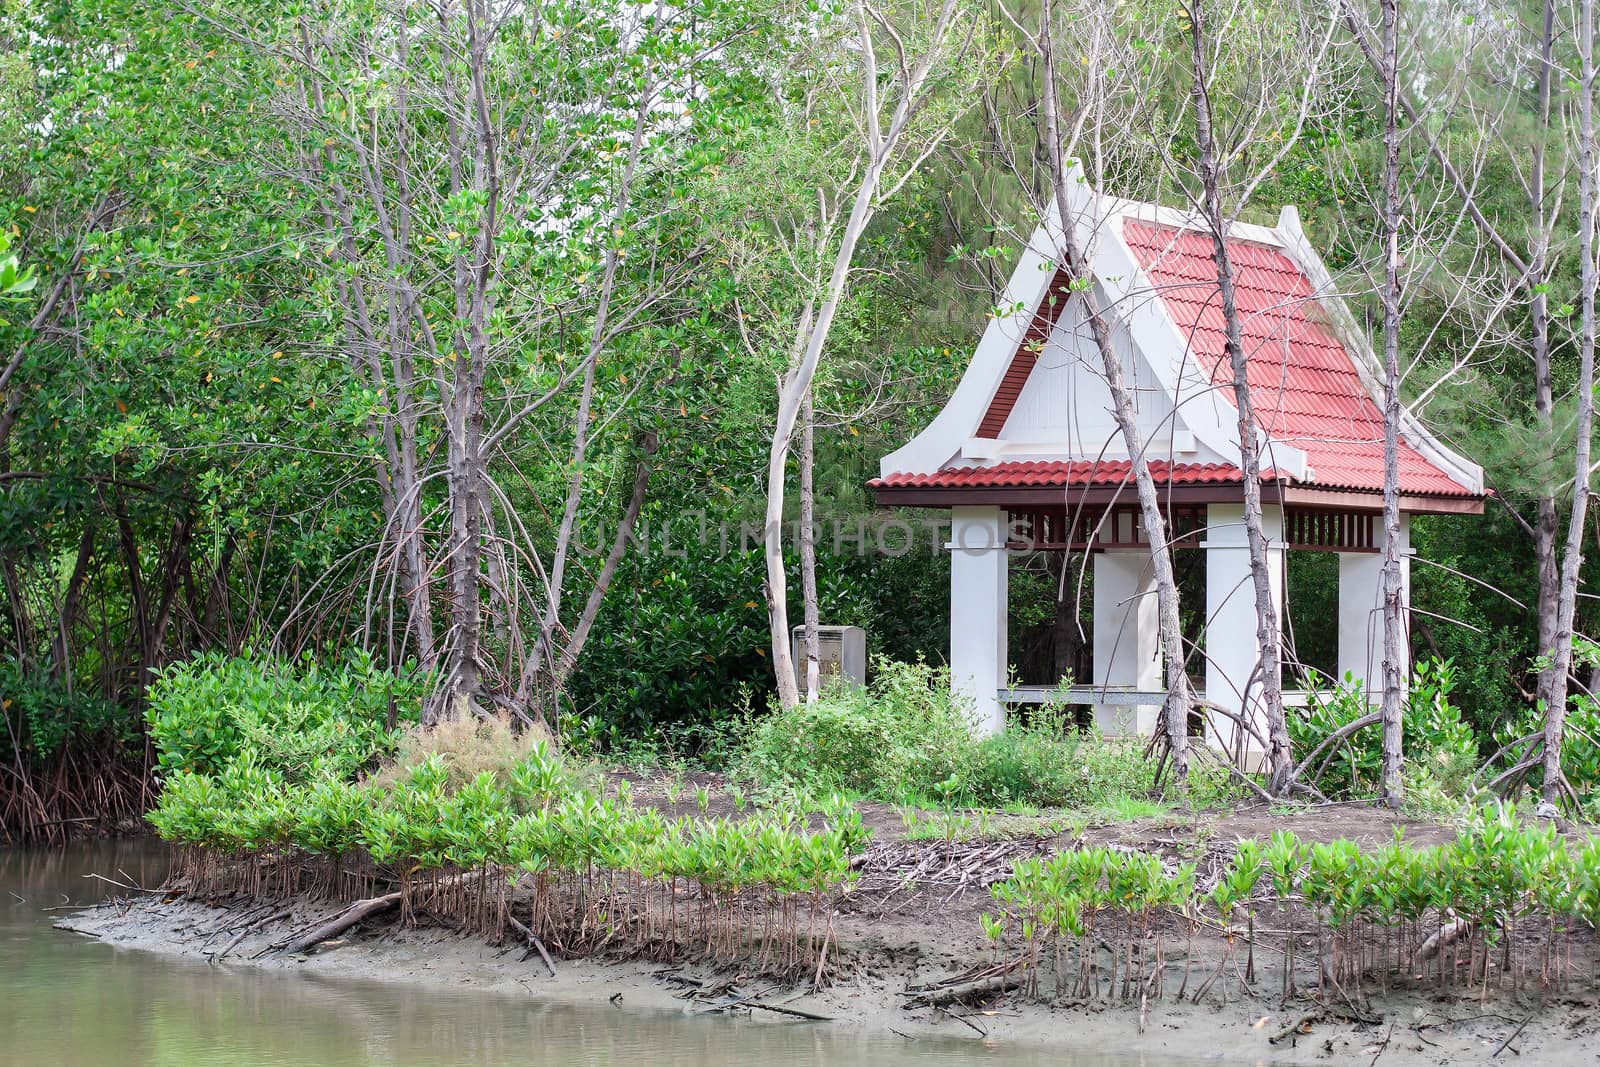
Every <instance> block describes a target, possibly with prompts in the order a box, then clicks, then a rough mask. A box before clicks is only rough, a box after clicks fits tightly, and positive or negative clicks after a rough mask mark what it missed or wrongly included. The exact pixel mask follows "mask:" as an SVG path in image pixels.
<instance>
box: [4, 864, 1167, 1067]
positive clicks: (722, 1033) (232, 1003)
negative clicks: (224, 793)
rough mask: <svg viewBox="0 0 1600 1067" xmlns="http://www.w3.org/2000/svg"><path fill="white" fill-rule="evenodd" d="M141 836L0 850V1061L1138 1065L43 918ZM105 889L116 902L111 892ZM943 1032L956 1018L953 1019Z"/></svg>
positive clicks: (68, 1065)
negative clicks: (199, 949)
mask: <svg viewBox="0 0 1600 1067" xmlns="http://www.w3.org/2000/svg"><path fill="white" fill-rule="evenodd" d="M163 866H164V859H163V856H162V853H161V851H160V849H159V848H158V847H157V846H156V845H155V844H154V843H152V842H144V841H134V842H97V843H88V844H82V845H76V846H73V847H71V848H68V849H67V850H65V851H52V852H21V851H11V852H7V851H3V850H0V975H4V976H5V979H6V985H5V990H4V992H3V993H0V1065H6V1067H9V1065H12V1064H15V1065H18V1067H22V1065H27V1067H48V1065H54V1064H60V1065H63V1067H97V1065H102V1064H104V1065H116V1067H196V1065H204V1067H290V1065H293V1067H367V1065H373V1067H377V1065H382V1067H446V1065H452V1067H453V1065H457V1064H460V1065H466V1064H472V1065H480V1067H510V1065H513V1064H517V1065H523V1064H526V1065H538V1067H569V1065H585V1067H589V1065H593V1067H611V1065H613V1064H619V1065H620V1064H628V1065H641V1067H645V1065H648V1067H735V1065H744V1064H753V1065H755V1064H759V1065H761V1067H767V1065H775V1067H776V1065H789V1064H796V1065H798V1064H806V1065H819V1067H820V1065H824V1064H825V1065H827V1067H869V1065H870V1067H899V1065H908V1067H909V1065H910V1064H918V1065H935V1067H937V1065H947V1064H948V1065H954V1064H976V1063H984V1064H993V1065H996V1067H1044V1065H1046V1064H1049V1065H1050V1067H1137V1065H1140V1064H1146V1063H1148V1064H1155V1063H1162V1064H1167V1063H1171V1062H1172V1061H1171V1060H1170V1058H1168V1057H1164V1056H1163V1057H1152V1058H1149V1059H1141V1058H1138V1057H1129V1058H1122V1057H1116V1056H1110V1055H1100V1054H1091V1055H1063V1053H1062V1052H1061V1051H1060V1050H1048V1051H1046V1050H1039V1049H1030V1048H1014V1047H1007V1046H1004V1045H999V1044H992V1043H985V1042H982V1041H979V1040H977V1039H976V1038H975V1037H973V1038H971V1039H967V1038H958V1039H950V1040H916V1041H911V1040H907V1039H905V1038H901V1037H898V1036H896V1035H893V1034H889V1035H884V1036H859V1035H849V1034H840V1033H839V1032H838V1031H836V1030H833V1029H830V1028H829V1027H828V1026H827V1025H826V1024H813V1023H804V1022H798V1023H794V1024H789V1023H767V1022H754V1021H749V1020H744V1019H738V1018H727V1017H720V1016H713V1017H700V1018H696V1017H692V1016H687V1015H676V1014H672V1015H669V1014H652V1013H643V1012H639V1011H635V1010H632V1009H619V1008H610V1007H606V1008H587V1009H580V1008H574V1007H571V1006H558V1005H550V1004H542V1003H540V1002H539V1001H537V1000H534V999H530V998H529V997H525V996H522V997H519V996H509V995H497V994H490V993H484V992H480V991H473V992H468V991H465V990H461V991H457V990H453V989H449V988H440V989H434V988H428V987H422V986H414V985H401V984H385V983H380V982H359V981H347V980H339V981H332V980H328V979H326V978H322V977H318V976H315V975H311V974H304V973H284V972H281V971H260V970H256V969H253V968H249V967H245V966H223V967H213V966H210V965H208V964H206V963H203V962H198V961H188V960H179V959H173V958H169V957H166V956H162V955H158V954H153V953H146V952H137V951H129V950H122V949H117V948H114V947H112V946H108V945H104V944H101V943H99V942H97V941H95V940H93V939H91V938H85V937H80V936H78V935H75V934H68V933H63V932H60V931H57V930H54V929H52V928H51V924H52V923H53V922H55V921H58V920H60V919H61V918H63V917H65V916H70V915H71V914H72V912H71V911H67V910H58V911H46V910H44V909H46V908H64V907H66V906H69V905H72V904H83V903H88V902H92V901H96V900H100V899H102V898H103V897H104V896H106V895H107V891H108V887H107V885H106V883H104V882H100V881H97V880H95V879H93V878H88V877H85V875H88V874H103V875H107V876H111V877H119V878H120V877H122V875H119V874H118V872H119V871H120V872H122V874H123V875H126V876H127V877H129V878H131V879H132V880H133V881H134V882H135V883H137V884H141V885H153V884H156V883H158V882H159V881H160V879H161V876H162V869H163ZM111 892H115V890H111ZM951 1025H955V1024H951Z"/></svg>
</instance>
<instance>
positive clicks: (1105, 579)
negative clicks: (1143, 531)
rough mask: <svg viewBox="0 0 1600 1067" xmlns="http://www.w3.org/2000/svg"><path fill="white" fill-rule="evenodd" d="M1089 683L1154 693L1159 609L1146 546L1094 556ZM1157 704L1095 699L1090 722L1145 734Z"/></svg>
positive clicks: (1106, 730)
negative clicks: (1138, 549)
mask: <svg viewBox="0 0 1600 1067" xmlns="http://www.w3.org/2000/svg"><path fill="white" fill-rule="evenodd" d="M1094 684H1095V687H1096V688H1097V689H1098V688H1101V687H1105V686H1121V687H1125V688H1129V689H1140V690H1146V691H1150V692H1154V691H1155V690H1158V689H1164V688H1166V687H1165V686H1163V685H1162V684H1161V641H1160V612H1159V611H1158V610H1157V603H1156V581H1155V568H1154V567H1153V566H1152V565H1151V562H1150V553H1149V552H1147V551H1143V550H1140V551H1134V552H1126V551H1118V552H1110V551H1107V552H1096V553H1095V556H1094ZM1160 711H1161V707H1160V705H1138V706H1129V705H1114V704H1096V705H1095V708H1094V724H1095V727H1096V728H1097V729H1099V731H1100V732H1101V733H1103V734H1106V735H1108V736H1115V735H1126V734H1150V733H1153V732H1154V731H1155V726H1156V718H1157V716H1158V715H1159V714H1160Z"/></svg>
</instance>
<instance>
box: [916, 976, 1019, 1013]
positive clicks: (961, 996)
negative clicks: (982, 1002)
mask: <svg viewBox="0 0 1600 1067" xmlns="http://www.w3.org/2000/svg"><path fill="white" fill-rule="evenodd" d="M1021 985H1022V978H1021V976H1019V975H1016V974H1010V973H1007V974H996V975H991V976H990V977H988V978H980V979H978V980H977V981H973V982H960V983H957V984H955V985H948V986H942V987H940V988H938V989H907V990H905V991H904V992H903V993H901V994H900V995H901V996H904V997H910V998H911V1003H913V1004H926V1005H928V1006H929V1007H939V1006H941V1005H944V1004H954V1003H956V1002H957V1001H960V1000H966V999H968V998H969V997H986V996H990V995H992V994H995V993H1004V992H1005V991H1006V990H1008V989H1016V988H1018V987H1019V986H1021Z"/></svg>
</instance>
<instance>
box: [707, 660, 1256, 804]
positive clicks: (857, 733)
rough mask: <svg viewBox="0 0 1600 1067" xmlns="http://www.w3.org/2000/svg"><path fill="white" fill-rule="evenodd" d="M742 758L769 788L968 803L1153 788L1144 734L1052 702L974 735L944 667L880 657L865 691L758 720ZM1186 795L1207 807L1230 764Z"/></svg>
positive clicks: (1057, 800)
mask: <svg viewBox="0 0 1600 1067" xmlns="http://www.w3.org/2000/svg"><path fill="white" fill-rule="evenodd" d="M737 766H738V770H739V772H740V773H741V774H743V775H745V776H747V777H749V778H751V779H753V780H754V781H756V782H757V783H758V784H760V785H762V786H764V787H767V788H780V789H790V790H796V791H801V792H805V793H810V794H812V795H826V794H828V793H830V792H844V793H849V794H853V795H857V796H869V797H873V798H875V799H878V800H884V801H889V802H900V801H915V802H924V803H926V802H930V801H932V802H934V803H937V804H941V805H949V804H950V803H954V802H959V803H960V804H962V805H964V806H968V807H1003V806H1006V805H1017V804H1021V805H1031V806H1036V807H1105V808H1108V809H1109V808H1110V807H1111V806H1112V805H1114V804H1115V803H1116V802H1118V801H1120V800H1125V799H1145V798H1149V797H1150V796H1151V795H1152V794H1153V792H1154V791H1155V767H1154V765H1153V763H1152V762H1151V761H1150V760H1148V759H1146V758H1145V754H1144V744H1143V742H1141V741H1136V740H1112V739H1103V738H1101V737H1099V736H1097V735H1094V734H1092V733H1084V732H1080V731H1079V730H1078V729H1077V728H1076V727H1075V726H1074V725H1073V724H1072V722H1071V720H1070V718H1069V717H1068V716H1067V715H1066V714H1065V713H1063V712H1061V711H1060V710H1058V709H1053V708H1049V707H1045V708H1042V709H1039V710H1036V711H1034V713H1033V714H1032V715H1031V716H1029V717H1028V718H1026V719H1022V720H1019V721H1016V722H1013V723H1010V724H1008V726H1007V728H1006V729H1005V730H1004V731H1003V732H1001V733H999V734H996V735H994V736H991V737H983V738H979V737H975V736H974V734H973V731H972V726H971V719H970V712H969V710H968V709H967V708H966V707H965V705H963V704H962V703H961V702H960V701H959V700H958V698H956V697H955V696H953V695H952V693H951V690H950V678H949V671H948V669H946V668H943V667H931V666H929V665H927V664H925V663H922V662H915V663H897V662H895V661H892V660H888V659H883V658H879V659H877V660H875V661H874V663H873V676H872V683H871V685H870V686H869V687H868V688H865V689H862V688H857V687H838V688H834V689H830V690H828V691H827V692H825V693H824V694H822V695H821V696H820V697H819V699H818V700H817V702H816V703H815V704H811V705H802V706H800V707H798V708H796V709H794V710H793V711H789V712H783V711H778V710H774V711H773V712H772V713H771V714H770V715H768V716H766V717H765V718H763V719H760V720H758V721H756V722H755V723H754V724H753V725H752V728H751V735H750V740H749V743H748V745H747V747H746V749H745V752H744V754H743V757H742V759H741V760H740V761H739V763H738V765H737ZM1190 792H1191V799H1192V801H1193V802H1194V803H1196V804H1199V805H1202V806H1203V805H1207V804H1211V803H1215V802H1217V801H1219V800H1222V799H1225V798H1227V797H1229V796H1231V795H1232V793H1231V792H1230V787H1229V785H1228V782H1227V778H1226V776H1225V773H1219V772H1217V771H1215V770H1212V769H1210V768H1195V769H1194V770H1193V772H1192V776H1191V784H1190Z"/></svg>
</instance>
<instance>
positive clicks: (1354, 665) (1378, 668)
mask: <svg viewBox="0 0 1600 1067" xmlns="http://www.w3.org/2000/svg"><path fill="white" fill-rule="evenodd" d="M1376 533H1377V536H1378V549H1379V550H1378V551H1377V552H1341V553H1339V679H1338V680H1339V681H1341V682H1342V681H1343V680H1344V678H1345V676H1346V675H1349V676H1351V677H1352V678H1354V679H1355V680H1356V681H1358V682H1361V683H1362V687H1363V688H1364V689H1365V690H1366V694H1367V698H1368V699H1369V700H1371V701H1372V702H1374V703H1376V702H1377V701H1379V700H1381V699H1382V697H1383V550H1382V549H1383V524H1382V523H1381V522H1379V523H1377V524H1376ZM1400 597H1401V604H1402V605H1403V606H1404V618H1405V621H1406V634H1407V636H1408V637H1409V635H1410V633H1411V516H1410V515H1401V516H1400ZM1409 647H1410V642H1409V641H1407V642H1405V643H1404V644H1403V645H1402V652H1405V651H1407V650H1408V649H1409ZM1407 658H1408V660H1409V656H1408V657H1407ZM1410 673H1411V664H1410V663H1409V662H1406V663H1402V664H1401V665H1400V676H1401V677H1402V678H1404V677H1407V676H1408V675H1409V674H1410Z"/></svg>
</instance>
